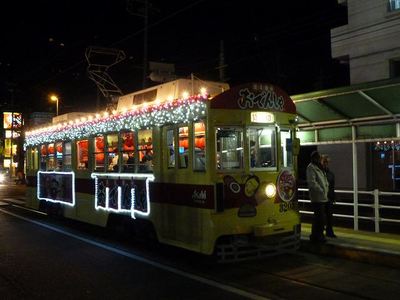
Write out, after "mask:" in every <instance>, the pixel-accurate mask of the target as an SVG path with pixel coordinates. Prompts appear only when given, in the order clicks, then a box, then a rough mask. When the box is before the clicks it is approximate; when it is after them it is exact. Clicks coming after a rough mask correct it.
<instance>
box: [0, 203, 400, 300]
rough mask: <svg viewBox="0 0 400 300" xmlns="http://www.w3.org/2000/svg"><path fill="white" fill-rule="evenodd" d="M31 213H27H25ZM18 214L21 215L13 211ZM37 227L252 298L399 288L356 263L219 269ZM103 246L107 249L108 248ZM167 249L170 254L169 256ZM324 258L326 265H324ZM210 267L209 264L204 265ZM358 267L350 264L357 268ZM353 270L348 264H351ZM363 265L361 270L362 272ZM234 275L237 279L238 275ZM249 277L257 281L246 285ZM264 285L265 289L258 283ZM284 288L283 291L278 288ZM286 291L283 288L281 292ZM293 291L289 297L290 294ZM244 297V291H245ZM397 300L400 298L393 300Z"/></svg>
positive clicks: (291, 259)
mask: <svg viewBox="0 0 400 300" xmlns="http://www.w3.org/2000/svg"><path fill="white" fill-rule="evenodd" d="M13 208H16V209H19V210H20V212H21V214H22V215H25V213H26V214H28V215H30V216H31V217H32V213H31V212H29V211H26V210H23V209H22V208H23V207H18V205H10V207H8V208H6V207H4V206H3V207H2V208H1V209H0V210H2V211H4V210H8V209H12V210H14V209H13ZM23 211H25V213H22V212H23ZM13 213H14V214H15V213H16V212H15V211H14V212H13ZM33 218H34V219H36V220H35V222H40V223H43V224H45V227H47V226H55V227H57V228H61V229H62V228H64V229H65V230H67V231H70V232H73V234H74V235H80V236H83V237H84V238H85V239H90V240H93V241H95V242H96V243H100V244H103V246H104V247H106V248H108V247H110V248H117V249H118V250H119V251H123V252H124V253H127V254H128V255H134V257H135V259H136V256H137V257H140V259H143V260H145V261H147V260H149V261H151V263H152V264H153V263H154V264H159V265H162V266H165V267H166V268H167V269H170V268H171V269H173V270H177V272H178V273H182V274H190V276H194V278H198V279H199V280H204V282H213V283H215V284H217V285H221V286H222V287H229V288H233V290H235V291H236V289H237V290H238V291H244V295H246V297H248V298H249V299H307V298H306V297H304V296H303V298H302V296H301V294H303V295H307V294H313V295H319V296H321V295H323V296H322V297H321V298H323V299H338V298H341V299H392V297H385V298H383V297H382V298H380V297H377V296H376V295H372V296H370V295H368V294H366V293H365V291H364V290H362V289H361V290H354V289H349V287H348V284H347V285H346V284H345V285H344V286H340V285H337V284H336V285H332V284H330V283H329V282H328V283H326V282H324V281H323V280H319V277H321V274H329V273H331V274H335V276H336V278H341V280H343V282H346V279H347V278H353V279H354V278H357V280H360V281H362V282H376V281H379V282H380V283H382V284H384V285H388V286H394V285H399V281H398V280H395V279H393V278H397V277H396V275H395V274H393V276H392V277H383V276H381V275H382V273H385V272H387V269H386V268H383V267H375V268H378V269H377V270H378V271H377V272H374V273H370V272H371V271H369V272H366V271H365V270H364V269H366V268H367V267H368V266H365V265H363V264H358V263H354V265H357V266H358V268H359V269H356V270H354V269H351V268H347V267H346V264H344V263H343V260H337V259H333V258H326V257H324V258H320V257H317V262H315V261H314V260H315V259H316V258H315V257H316V256H315V255H312V254H307V253H302V252H298V253H296V254H294V255H291V256H278V257H276V258H266V259H261V260H257V261H248V262H241V263H237V264H213V262H212V261H211V260H206V259H205V258H204V256H200V255H196V254H193V253H188V252H185V251H182V249H176V248H174V247H166V248H164V246H160V248H161V247H162V248H161V249H160V248H158V247H157V248H158V249H156V248H155V249H152V250H150V251H149V250H148V247H146V246H144V245H142V244H140V243H136V242H135V243H131V242H129V243H127V242H126V241H119V240H117V239H116V238H115V237H114V238H111V239H110V238H109V237H107V238H105V237H104V236H101V235H98V234H96V233H94V234H93V232H90V231H87V230H86V229H82V228H79V226H75V225H76V224H75V223H72V224H75V225H72V226H69V224H70V223H69V222H63V221H61V222H58V221H55V220H52V219H48V218H45V219H42V216H41V215H37V217H33ZM103 246H102V247H103ZM165 249H167V251H164V250H165ZM160 250H162V251H160ZM321 259H324V262H323V263H321V262H320V260H321ZM204 262H205V263H204ZM352 263H353V262H349V264H352ZM347 265H348V264H347ZM360 266H361V267H360ZM232 274H236V275H235V276H233V275H232ZM243 278H252V279H253V280H250V281H249V280H245V281H243ZM259 282H262V283H263V284H257V283H259ZM277 287H278V288H277ZM279 287H283V288H279ZM288 290H289V291H291V292H290V293H288V292H287V291H288ZM240 293H241V292H240ZM393 299H395V298H394V297H393Z"/></svg>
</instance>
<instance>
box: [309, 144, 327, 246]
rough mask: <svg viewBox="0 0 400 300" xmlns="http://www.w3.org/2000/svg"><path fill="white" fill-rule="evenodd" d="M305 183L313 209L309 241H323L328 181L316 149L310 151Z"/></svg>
mask: <svg viewBox="0 0 400 300" xmlns="http://www.w3.org/2000/svg"><path fill="white" fill-rule="evenodd" d="M307 185H308V189H309V194H310V199H311V206H312V209H313V211H314V218H313V222H312V228H311V235H310V241H312V242H322V243H323V242H325V241H326V239H325V236H324V226H325V222H326V210H325V209H326V203H327V202H328V188H329V185H328V181H327V179H326V176H325V173H324V171H323V169H322V165H321V156H320V154H319V152H318V151H313V152H312V153H311V162H310V164H309V165H308V166H307Z"/></svg>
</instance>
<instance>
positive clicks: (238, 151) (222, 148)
mask: <svg viewBox="0 0 400 300" xmlns="http://www.w3.org/2000/svg"><path fill="white" fill-rule="evenodd" d="M216 137H217V169H218V170H229V169H241V168H243V130H242V129H241V128H217V134H216Z"/></svg>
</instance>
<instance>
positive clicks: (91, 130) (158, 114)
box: [25, 95, 208, 145]
mask: <svg viewBox="0 0 400 300" xmlns="http://www.w3.org/2000/svg"><path fill="white" fill-rule="evenodd" d="M207 99H208V97H207V96H206V95H197V96H191V97H189V98H187V99H177V100H173V101H167V102H163V103H159V104H154V105H151V104H146V105H140V106H137V109H136V110H131V111H127V112H125V113H123V112H122V113H120V114H116V115H114V114H109V113H107V112H106V113H104V115H103V116H102V117H101V116H100V115H96V117H95V118H88V119H87V120H86V121H80V122H78V123H74V122H70V123H69V124H68V125H66V126H64V127H62V128H60V127H58V126H57V125H54V126H50V127H47V128H40V129H37V130H34V131H30V132H27V133H26V139H25V144H26V145H38V144H44V143H48V142H51V141H56V140H73V139H82V138H85V137H88V136H90V135H94V134H101V133H106V132H110V131H120V130H127V129H130V130H132V129H140V128H146V127H151V126H162V125H164V124H177V123H187V122H190V121H196V120H199V119H201V118H203V117H204V116H205V114H206V101H207Z"/></svg>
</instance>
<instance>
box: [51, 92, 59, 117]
mask: <svg viewBox="0 0 400 300" xmlns="http://www.w3.org/2000/svg"><path fill="white" fill-rule="evenodd" d="M50 100H51V101H55V102H56V116H58V97H57V96H56V95H51V96H50Z"/></svg>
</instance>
